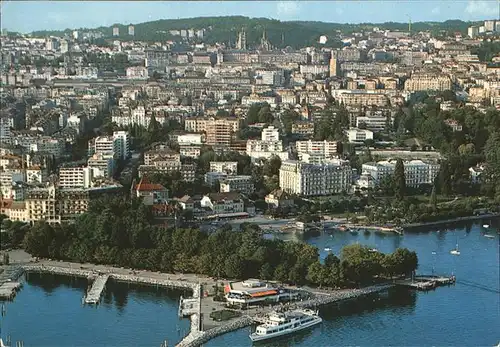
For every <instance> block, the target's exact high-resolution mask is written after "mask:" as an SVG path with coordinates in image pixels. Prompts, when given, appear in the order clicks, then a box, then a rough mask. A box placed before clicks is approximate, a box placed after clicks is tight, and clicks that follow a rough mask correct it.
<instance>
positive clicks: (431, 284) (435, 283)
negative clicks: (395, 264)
mask: <svg viewBox="0 0 500 347" xmlns="http://www.w3.org/2000/svg"><path fill="white" fill-rule="evenodd" d="M455 282H456V278H455V276H451V277H440V276H415V278H407V279H404V280H396V281H395V283H396V284H397V285H401V286H405V287H408V288H411V289H416V290H423V291H427V290H431V289H434V288H437V287H440V286H446V285H451V284H454V283H455Z"/></svg>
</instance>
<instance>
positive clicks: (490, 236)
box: [484, 234, 495, 239]
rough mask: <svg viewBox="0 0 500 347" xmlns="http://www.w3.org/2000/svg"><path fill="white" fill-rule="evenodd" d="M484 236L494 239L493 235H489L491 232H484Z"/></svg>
mask: <svg viewBox="0 0 500 347" xmlns="http://www.w3.org/2000/svg"><path fill="white" fill-rule="evenodd" d="M484 237H487V238H489V239H494V238H495V235H491V234H484Z"/></svg>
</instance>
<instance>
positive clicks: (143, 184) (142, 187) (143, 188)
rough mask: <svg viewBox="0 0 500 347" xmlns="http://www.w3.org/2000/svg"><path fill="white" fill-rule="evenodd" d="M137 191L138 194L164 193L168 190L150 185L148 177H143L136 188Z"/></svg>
mask: <svg viewBox="0 0 500 347" xmlns="http://www.w3.org/2000/svg"><path fill="white" fill-rule="evenodd" d="M135 190H136V191H138V192H152V191H163V190H166V189H165V187H164V186H162V185H161V184H157V183H150V182H149V180H148V179H147V178H146V177H142V178H141V180H140V182H139V184H137V185H136V186H135Z"/></svg>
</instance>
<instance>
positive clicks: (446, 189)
mask: <svg viewBox="0 0 500 347" xmlns="http://www.w3.org/2000/svg"><path fill="white" fill-rule="evenodd" d="M437 182H438V185H437V187H438V188H439V189H438V190H439V192H440V193H441V194H443V195H445V196H448V195H450V194H451V174H450V167H449V163H448V161H443V162H442V163H441V166H440V167H439V174H438V179H437Z"/></svg>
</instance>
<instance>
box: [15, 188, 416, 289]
mask: <svg viewBox="0 0 500 347" xmlns="http://www.w3.org/2000/svg"><path fill="white" fill-rule="evenodd" d="M152 221H153V219H152V216H151V214H150V212H149V210H148V208H147V207H146V206H144V205H143V204H142V203H141V202H140V201H139V200H126V199H121V198H113V199H107V200H105V201H101V202H95V203H92V204H91V207H90V209H89V211H88V212H87V213H85V214H84V215H82V216H81V217H80V218H79V219H78V220H77V222H76V223H74V224H71V225H64V224H63V225H55V226H51V225H48V224H46V223H37V224H35V225H34V226H33V227H32V228H31V229H30V230H29V231H28V232H27V233H26V236H25V239H24V246H25V249H26V251H27V252H29V253H31V254H32V255H33V256H38V257H50V258H54V259H62V260H70V261H77V262H92V263H99V264H110V265H116V266H124V267H132V268H137V269H147V270H154V271H164V272H174V271H175V272H181V273H198V274H203V275H208V276H214V277H219V278H221V277H224V278H233V279H245V278H252V277H259V278H262V279H267V280H278V281H282V282H286V283H294V284H311V285H327V286H335V287H351V286H357V285H365V284H369V283H372V282H373V281H375V280H376V279H377V277H379V276H388V277H390V276H393V275H401V274H409V273H411V272H412V271H414V270H415V269H416V268H417V265H418V260H417V256H416V254H415V253H414V252H409V251H408V250H404V249H403V250H397V251H396V252H395V253H393V254H390V255H384V254H382V253H379V252H371V251H370V250H369V249H368V248H366V247H362V246H359V245H352V246H348V247H345V248H344V249H343V251H342V252H341V254H340V258H337V257H336V256H334V255H329V256H328V257H327V259H326V260H325V261H324V262H323V263H321V262H320V260H319V253H318V249H317V248H316V247H313V246H311V245H308V244H305V243H298V242H283V241H281V240H268V239H264V238H263V237H262V233H261V231H260V229H259V228H258V226H256V225H251V224H243V225H242V228H241V229H242V230H241V231H240V232H237V231H233V230H232V229H231V227H230V226H225V227H222V228H220V229H219V230H217V231H216V232H215V233H212V234H206V233H203V232H201V231H200V230H199V229H176V228H170V229H169V228H162V227H158V226H155V225H153V224H152Z"/></svg>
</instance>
